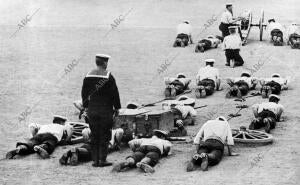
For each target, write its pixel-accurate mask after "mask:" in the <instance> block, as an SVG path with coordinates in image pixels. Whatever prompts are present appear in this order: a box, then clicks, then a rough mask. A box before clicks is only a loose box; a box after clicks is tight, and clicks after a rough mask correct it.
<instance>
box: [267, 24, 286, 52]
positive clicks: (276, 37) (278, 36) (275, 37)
mask: <svg viewBox="0 0 300 185" xmlns="http://www.w3.org/2000/svg"><path fill="white" fill-rule="evenodd" d="M268 23H269V24H268V26H267V30H268V32H269V34H270V38H271V42H273V43H274V46H282V45H283V33H284V28H283V26H282V25H281V24H280V23H278V22H276V21H275V19H269V20H268Z"/></svg>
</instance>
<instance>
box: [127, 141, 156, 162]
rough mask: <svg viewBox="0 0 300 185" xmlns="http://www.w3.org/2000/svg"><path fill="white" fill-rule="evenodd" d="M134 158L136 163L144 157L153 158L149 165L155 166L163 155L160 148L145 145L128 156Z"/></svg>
mask: <svg viewBox="0 0 300 185" xmlns="http://www.w3.org/2000/svg"><path fill="white" fill-rule="evenodd" d="M129 157H131V158H133V159H134V161H135V163H138V162H140V161H141V160H142V159H143V158H145V157H148V158H150V159H151V161H150V163H149V165H150V166H155V165H156V164H157V163H158V161H159V159H160V157H161V155H160V150H159V149H158V148H157V147H155V146H151V145H144V146H141V147H139V148H138V149H137V150H136V151H135V152H134V153H133V154H132V155H130V156H128V157H127V158H129Z"/></svg>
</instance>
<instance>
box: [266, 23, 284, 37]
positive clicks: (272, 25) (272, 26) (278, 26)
mask: <svg viewBox="0 0 300 185" xmlns="http://www.w3.org/2000/svg"><path fill="white" fill-rule="evenodd" d="M275 29H279V30H280V31H282V34H284V28H283V26H282V25H281V24H280V23H278V22H271V23H270V24H269V25H268V27H267V31H268V32H269V34H270V35H271V31H272V30H275Z"/></svg>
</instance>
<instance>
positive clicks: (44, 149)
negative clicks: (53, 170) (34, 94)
mask: <svg viewBox="0 0 300 185" xmlns="http://www.w3.org/2000/svg"><path fill="white" fill-rule="evenodd" d="M66 121H67V118H65V117H62V116H54V119H53V123H52V124H47V125H40V124H36V123H31V124H30V125H29V129H30V131H31V134H32V136H33V137H32V138H30V139H28V140H27V141H26V142H18V143H17V147H16V149H15V150H12V151H10V152H8V153H7V154H6V159H13V158H14V157H15V156H16V155H28V154H32V153H37V154H38V155H39V156H41V157H42V158H43V159H47V158H50V154H51V153H52V152H53V151H54V149H55V147H56V146H57V145H58V144H59V143H68V142H70V141H71V137H72V132H73V127H72V126H71V125H69V124H65V122H66Z"/></svg>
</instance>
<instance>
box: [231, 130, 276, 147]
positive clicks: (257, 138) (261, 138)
mask: <svg viewBox="0 0 300 185" xmlns="http://www.w3.org/2000/svg"><path fill="white" fill-rule="evenodd" d="M232 137H233V140H234V142H237V143H245V144H268V143H272V142H273V136H272V135H270V134H267V133H265V132H261V131H258V130H248V129H246V127H241V128H240V129H232Z"/></svg>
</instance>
